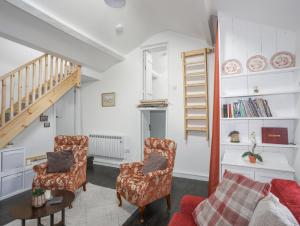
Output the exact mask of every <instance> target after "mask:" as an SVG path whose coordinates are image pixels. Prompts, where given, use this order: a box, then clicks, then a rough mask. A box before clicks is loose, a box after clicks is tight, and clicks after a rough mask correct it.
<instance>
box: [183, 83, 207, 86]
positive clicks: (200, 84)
mask: <svg viewBox="0 0 300 226" xmlns="http://www.w3.org/2000/svg"><path fill="white" fill-rule="evenodd" d="M205 85H206V83H205V82H197V83H190V84H186V85H185V86H186V87H195V86H205Z"/></svg>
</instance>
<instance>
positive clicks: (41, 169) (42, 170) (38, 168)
mask: <svg viewBox="0 0 300 226" xmlns="http://www.w3.org/2000/svg"><path fill="white" fill-rule="evenodd" d="M47 168H48V163H47V162H43V163H41V164H39V165H35V166H33V170H34V172H36V173H37V174H46V173H47Z"/></svg>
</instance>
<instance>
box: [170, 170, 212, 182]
mask: <svg viewBox="0 0 300 226" xmlns="http://www.w3.org/2000/svg"><path fill="white" fill-rule="evenodd" d="M173 176H174V177H180V178H187V179H192V180H201V181H208V175H207V174H195V173H190V172H183V171H177V170H175V171H173Z"/></svg>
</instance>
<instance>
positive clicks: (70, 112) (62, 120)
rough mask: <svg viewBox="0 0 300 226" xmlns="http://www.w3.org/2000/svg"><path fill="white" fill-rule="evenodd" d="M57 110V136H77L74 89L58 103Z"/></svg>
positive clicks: (56, 104)
mask: <svg viewBox="0 0 300 226" xmlns="http://www.w3.org/2000/svg"><path fill="white" fill-rule="evenodd" d="M55 108H56V134H57V135H74V134H75V123H74V122H75V92H74V88H73V89H71V90H70V91H69V92H67V93H66V94H65V95H64V96H63V97H62V98H61V99H60V100H59V101H58V102H56V103H55Z"/></svg>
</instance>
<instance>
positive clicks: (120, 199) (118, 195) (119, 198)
mask: <svg viewBox="0 0 300 226" xmlns="http://www.w3.org/2000/svg"><path fill="white" fill-rule="evenodd" d="M117 198H118V200H119V206H122V197H121V195H120V193H119V192H117Z"/></svg>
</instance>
